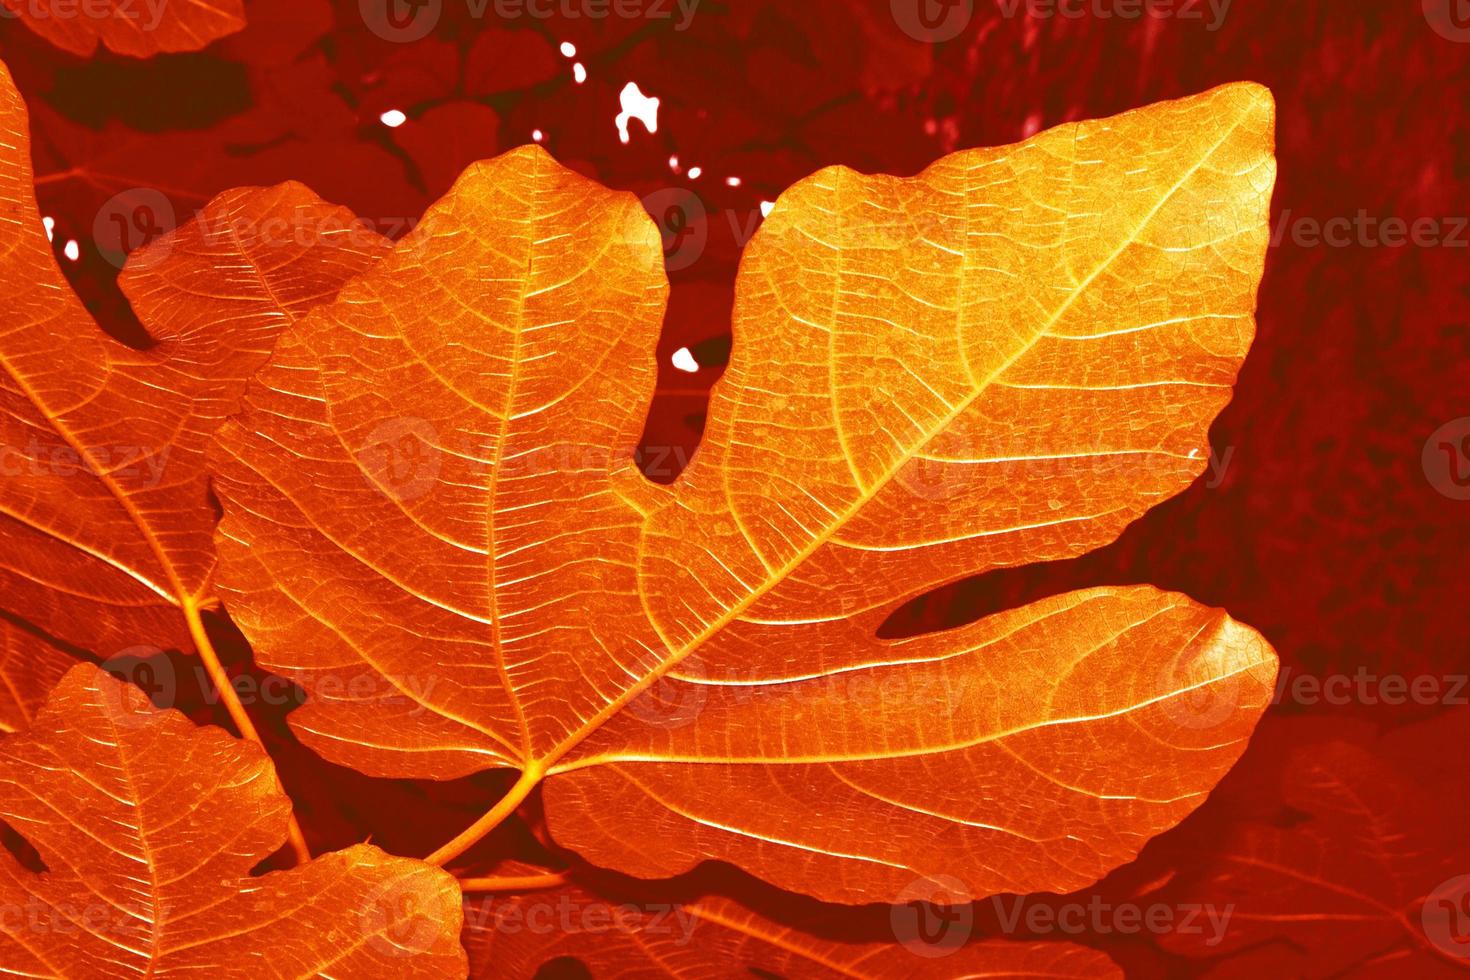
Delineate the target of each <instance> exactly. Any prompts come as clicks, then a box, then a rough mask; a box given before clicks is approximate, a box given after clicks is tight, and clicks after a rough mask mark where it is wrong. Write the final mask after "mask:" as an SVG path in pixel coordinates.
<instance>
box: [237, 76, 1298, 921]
mask: <svg viewBox="0 0 1470 980" xmlns="http://www.w3.org/2000/svg"><path fill="white" fill-rule="evenodd" d="M1272 125H1273V106H1272V102H1271V98H1270V95H1269V93H1267V92H1266V90H1265V89H1263V88H1260V87H1259V86H1254V85H1248V84H1240V85H1230V86H1225V87H1223V88H1219V89H1215V90H1213V91H1211V92H1208V93H1205V94H1203V95H1200V96H1196V97H1193V98H1188V99H1184V100H1181V101H1178V102H1172V103H1164V104H1160V105H1157V106H1152V107H1149V108H1145V109H1142V110H1138V111H1135V112H1131V113H1127V114H1125V115H1122V116H1119V117H1116V118H1113V119H1108V120H1101V121H1095V122H1086V123H1079V124H1073V125H1069V126H1066V127H1063V128H1061V129H1057V130H1052V131H1050V132H1047V133H1043V134H1041V135H1039V136H1037V137H1035V138H1033V139H1031V140H1028V141H1026V142H1025V143H1022V144H1019V145H1016V146H1010V147H1003V148H1000V149H981V150H971V151H966V152H962V153H958V154H955V155H953V156H950V157H947V158H945V159H943V160H941V161H939V162H938V163H936V164H935V165H933V166H932V167H930V168H929V169H928V170H926V171H925V172H924V173H922V174H920V175H919V176H917V177H915V178H912V179H898V178H893V177H881V176H878V177H867V176H861V175H859V174H856V173H853V172H852V171H849V170H845V169H842V168H833V169H829V170H824V171H822V172H820V173H818V174H816V175H814V176H813V177H811V178H809V179H807V180H805V181H802V182H800V183H799V184H797V185H796V186H794V187H793V188H792V189H790V190H789V191H787V193H786V194H784V195H783V196H782V198H781V200H780V201H779V202H778V203H777V204H776V206H775V208H774V210H773V211H772V213H771V214H770V216H769V218H768V219H767V221H766V223H765V224H764V225H763V226H762V228H761V229H760V231H759V233H758V234H757V235H756V237H755V238H754V239H753V241H752V242H751V244H750V246H749V248H748V250H747V252H746V254H745V256H744V259H743V262H742V265H741V271H740V276H739V281H738V283H737V291H736V304H735V313H734V352H733V355H732V359H731V362H730V366H729V369H728V371H727V372H726V374H725V376H724V378H723V379H722V380H721V381H720V383H719V384H718V386H717V387H716V389H715V391H714V393H713V395H712V398H711V407H710V413H709V419H710V421H709V425H708V428H707V430H706V434H705V441H704V443H703V445H702V446H701V448H700V449H699V451H698V453H697V455H696V456H695V458H694V460H693V461H692V462H691V464H690V466H689V467H688V469H687V470H686V471H685V472H684V474H683V475H682V476H681V477H680V479H679V480H678V481H677V482H676V483H675V484H673V485H672V486H669V487H664V486H658V485H655V484H653V483H651V482H649V481H647V480H645V479H644V478H643V477H642V475H641V474H640V473H639V472H638V471H637V469H636V468H635V466H634V463H633V452H634V448H635V446H636V443H637V441H638V438H639V434H640V433H641V432H642V430H643V426H644V415H645V412H646V411H647V408H648V404H649V399H650V397H651V394H652V391H653V386H654V381H655V373H656V372H655V365H654V362H653V359H652V352H653V351H654V348H655V343H656V340H657V336H658V331H659V325H660V319H661V316H662V313H663V309H664V303H665V299H666V294H667V280H666V278H665V275H664V273H663V269H662V266H661V249H660V241H659V236H658V234H657V231H656V230H655V228H654V226H653V224H652V222H651V221H649V219H648V218H647V216H646V215H645V214H644V213H643V211H642V210H641V208H640V207H639V205H638V202H637V201H636V200H635V199H633V198H632V197H630V196H628V195H622V194H613V193H611V192H609V191H606V190H605V189H603V188H601V187H599V186H598V185H596V184H594V183H593V182H591V181H589V180H586V179H584V178H582V177H580V176H577V175H576V174H573V173H571V172H569V171H567V170H565V169H563V168H561V167H560V166H558V165H557V164H556V163H555V162H554V161H553V160H552V159H551V158H550V157H549V156H548V155H547V154H546V153H545V152H544V151H542V150H540V149H539V148H535V147H528V148H523V149H520V150H516V151H513V152H511V153H508V154H506V155H504V156H502V157H499V158H497V159H496V160H494V161H491V162H488V163H483V164H477V165H475V166H473V167H471V168H470V169H469V170H468V171H467V172H466V173H465V174H464V175H463V176H462V177H461V178H460V180H459V181H458V182H457V183H456V185H455V186H454V188H453V189H452V190H451V191H450V193H449V194H448V195H447V196H446V197H445V198H444V199H442V200H441V201H440V202H439V203H438V204H436V205H435V206H434V207H433V208H431V209H430V210H429V212H428V213H427V214H426V215H425V218H424V220H423V222H422V223H421V224H420V225H419V226H418V228H416V229H415V231H414V232H413V233H412V234H410V235H409V236H407V237H406V238H405V239H404V240H403V241H401V242H400V243H399V244H398V245H397V247H396V249H395V251H394V252H393V253H392V254H390V255H388V256H387V257H385V258H384V259H383V260H382V261H380V262H378V263H377V264H375V265H374V266H373V267H372V268H371V269H369V270H368V271H367V272H365V273H364V274H363V275H362V276H360V277H359V278H357V279H355V280H353V281H352V282H351V283H349V284H348V285H347V286H346V287H345V288H344V289H343V291H342V292H341V294H340V295H339V296H338V298H337V299H336V301H335V302H333V303H331V304H328V305H324V306H322V307H319V308H317V309H316V310H315V311H313V312H312V313H311V314H310V315H308V316H307V317H305V318H304V319H302V320H301V321H299V322H298V323H296V324H294V325H293V326H292V328H291V329H290V330H288V331H287V332H286V333H285V335H283V337H282V340H281V341H280V343H279V344H278V346H277V348H276V350H275V352H274V354H273V355H272V358H271V361H270V363H269V364H268V365H267V367H265V368H264V369H262V371H261V372H260V373H259V374H258V375H257V376H256V379H255V381H254V382H253V383H252V385H251V386H250V389H249V391H248V393H247V396H246V398H245V408H244V411H243V412H242V414H241V415H240V416H238V417H236V418H235V419H233V420H232V421H230V422H229V423H227V424H226V425H225V426H223V427H222V428H221V429H220V430H219V433H218V434H217V436H216V441H217V444H218V452H217V453H215V454H213V456H212V459H213V461H214V466H215V469H216V471H217V476H218V478H217V481H216V488H217V490H218V493H219V495H220V498H221V501H222V503H223V506H224V518H223V521H222V523H221V526H220V534H219V538H218V546H219V551H220V562H221V572H220V589H221V593H222V595H223V596H224V598H225V601H226V603H227V605H228V606H229V608H230V610H231V613H232V615H233V616H234V617H235V619H236V621H237V622H238V623H239V624H240V626H241V628H242V629H243V630H244V631H245V633H246V635H247V636H248V637H249V639H250V640H251V643H252V645H253V647H254V648H255V650H256V655H257V658H258V659H259V660H260V661H261V662H262V664H263V665H264V666H266V667H268V668H269V669H271V670H275V671H278V672H281V673H283V674H286V675H288V676H290V677H292V678H294V679H296V680H298V681H299V682H300V683H302V684H303V685H304V686H305V687H306V688H307V689H308V691H310V693H311V696H312V697H311V701H310V703H309V704H307V705H306V707H305V708H304V709H302V710H301V711H300V712H298V713H297V714H296V715H295V716H294V718H293V722H294V724H295V726H296V730H297V731H298V733H299V734H300V735H301V737H302V738H303V739H305V740H306V741H307V742H309V743H310V744H311V745H312V746H313V747H315V748H316V749H317V750H318V751H319V752H321V753H322V754H324V755H326V756H327V757H328V758H330V759H332V760H334V761H337V762H339V763H343V764H346V765H350V766H354V767H356V768H359V769H361V770H363V771H365V772H368V773H371V774H375V775H385V776H414V777H429V778H449V777H454V776H459V775H464V774H467V773H471V772H475V771H477V770H481V769H485V768H492V767H511V768H517V769H519V770H521V772H522V778H521V779H520V780H519V782H518V783H517V784H516V787H515V789H514V790H513V791H512V793H511V794H510V795H509V796H507V797H506V798H505V799H504V800H502V801H501V802H500V803H499V804H497V806H496V807H494V808H493V809H491V810H490V811H489V812H488V813H487V814H486V815H485V816H484V817H483V818H482V819H481V820H480V821H478V822H477V823H476V824H475V825H474V826H472V827H471V828H469V829H467V831H466V832H465V834H464V835H462V836H461V837H460V838H459V839H457V840H456V841H453V842H451V843H450V844H448V845H446V846H445V847H444V848H441V849H440V851H438V852H436V853H435V854H434V855H432V856H431V860H434V861H438V862H442V861H447V860H449V859H451V858H452V857H453V856H454V855H455V854H457V853H459V852H460V851H461V850H463V848H464V847H466V846H468V844H470V843H472V842H473V841H474V840H475V839H477V837H478V836H479V835H481V834H483V833H484V832H485V831H486V830H487V829H488V828H489V827H491V826H494V825H495V823H497V822H498V821H499V820H501V819H503V818H504V816H505V815H506V814H507V813H509V812H511V811H512V810H513V809H514V808H515V806H516V805H517V803H518V801H519V800H520V799H522V798H524V796H525V795H526V794H528V793H529V792H530V791H531V790H533V789H534V788H535V787H536V786H538V785H540V784H541V783H542V782H543V781H546V783H547V788H546V793H545V799H546V804H547V818H548V826H549V828H550V831H551V833H552V835H553V836H554V837H556V838H557V839H558V840H559V841H561V842H562V843H566V844H569V845H571V846H573V847H574V848H575V849H577V850H579V851H580V852H582V853H583V854H585V855H586V856H588V857H589V858H591V859H592V860H594V861H597V862H599V863H603V864H606V865H609V866H612V867H616V868H618V869H619V870H621V871H625V872H629V873H632V874H635V875H642V876H656V875H666V874H670V873H673V872H675V871H677V870H681V869H683V868H686V867H689V866H690V865H692V864H693V863H695V862H696V861H698V860H700V859H704V858H722V859H726V860H730V861H733V862H736V863H738V864H739V865H741V866H742V867H744V868H746V869H747V870H750V871H752V872H754V873H755V874H758V875H760V876H761V877H763V878H766V879H767V880H770V881H773V882H775V883H777V884H779V885H782V886H783V887H786V888H789V889H792V890H797V891H802V892H806V893H809V894H812V895H814V896H816V897H819V898H823V899H826V900H833V901H843V902H866V901H875V900H892V899H893V898H894V897H895V896H897V895H899V894H901V893H902V892H903V890H904V889H905V888H906V887H907V886H908V885H909V884H911V883H912V882H914V881H916V880H918V881H923V880H934V879H935V877H936V876H937V875H940V874H945V875H952V876H954V877H955V878H957V879H958V880H959V881H960V883H961V886H962V887H961V889H960V890H961V891H963V892H964V893H966V894H968V895H971V896H977V895H985V894H990V893H993V892H996V891H1002V890H1005V891H1019V892H1026V891H1036V890H1049V889H1055V890H1067V889H1071V888H1076V887H1080V886H1082V885H1085V884H1087V883H1089V882H1091V881H1094V880H1096V879H1097V878H1098V877H1100V876H1101V875H1102V874H1104V873H1106V872H1107V871H1108V870H1109V869H1111V868H1112V867H1115V866H1117V865H1118V864H1120V863H1122V862H1124V861H1127V860H1129V859H1130V858H1131V857H1132V856H1133V855H1135V854H1136V853H1137V851H1138V849H1139V848H1140V847H1141V846H1142V844H1143V842H1144V841H1145V840H1147V839H1148V838H1149V837H1150V836H1152V835H1154V834H1156V833H1158V832H1160V831H1162V830H1164V829H1166V828H1167V827H1169V826H1172V825H1173V824H1174V823H1177V822H1178V821H1179V820H1180V819H1182V818H1183V817H1184V816H1185V815H1186V814H1187V813H1189V812H1190V811H1191V810H1192V809H1193V808H1194V807H1196V806H1197V805H1198V804H1199V803H1200V802H1201V801H1202V800H1203V799H1204V797H1205V795H1206V794H1207V793H1208V792H1209V791H1210V789H1211V788H1212V787H1213V786H1214V784H1215V782H1216V781H1217V780H1218V779H1219V778H1220V776H1221V775H1222V774H1223V773H1224V771H1225V770H1226V769H1228V768H1229V766H1230V765H1231V764H1232V763H1233V762H1234V761H1235V759H1236V758H1237V757H1238V756H1239V754H1240V752H1241V750H1242V749H1243V747H1244V745H1245V743H1246V740H1247V739H1248V738H1249V735H1250V732H1251V730H1252V728H1253V726H1254V724H1255V722H1256V720H1257V718H1258V717H1259V715H1260V713H1261V712H1262V711H1263V710H1264V707H1265V705H1266V704H1267V703H1268V701H1269V699H1270V688H1271V682H1272V679H1273V677H1274V672H1275V665H1276V659H1275V655H1274V653H1273V651H1272V650H1271V649H1270V647H1269V646H1268V645H1267V644H1266V643H1265V641H1264V640H1263V639H1262V638H1261V637H1259V636H1258V635H1257V634H1255V633H1254V631H1252V630H1250V629H1249V628H1247V627H1244V626H1242V625H1240V624H1238V623H1236V622H1234V621H1233V620H1231V619H1229V617H1227V616H1226V615H1224V614H1223V613H1221V612H1219V611H1215V610H1209V609H1205V608H1203V607H1200V606H1198V605H1196V604H1194V603H1192V602H1191V601H1189V600H1188V599H1185V598H1184V597H1181V596H1177V595H1172V594H1167V593H1162V592H1159V591H1157V590H1154V589H1152V588H1148V587H1129V588H1113V589H1100V590H1091V591H1086V592H1079V593H1075V594H1071V595H1067V596H1061V597H1058V598H1056V599H1052V600H1047V601H1044V602H1040V603H1036V604H1033V605H1031V606H1028V607H1025V608H1023V609H1017V610H1012V611H1010V612H1007V613H1003V614H1000V615H998V616H994V617H990V618H988V619H986V620H983V621H981V622H979V623H976V624H974V625H972V626H969V627H965V628H963V629H958V630H952V631H949V632H946V633H941V634H936V635H932V636H924V637H920V638H917V639H912V640H891V639H885V638H881V637H880V636H879V626H880V625H881V624H882V623H883V622H884V621H885V619H886V618H887V617H888V616H889V615H890V614H891V613H892V612H893V611H894V610H895V609H897V608H898V607H899V606H901V605H902V604H903V603H905V602H907V601H909V600H911V599H913V598H914V597H916V596H918V595H921V594H923V593H924V592H925V591H927V590H929V589H932V588H934V587H935V586H938V585H942V584H944V583H947V582H950V581H953V580H955V579H957V578H960V577H963V576H966V575H972V574H977V573H980V572H984V571H986V570H990V569H996V568H1002V567H1007V566H1015V565H1020V564H1024V563H1029V562H1038V561H1047V560H1052V559H1057V558H1063V557H1070V556H1074V555H1077V554H1080V553H1082V552H1085V551H1088V550H1090V549H1092V548H1096V547H1099V546H1101V545H1104V544H1106V543H1108V542H1110V541H1112V540H1113V539H1114V538H1116V536H1117V535H1118V534H1119V533H1120V532H1121V531H1122V529H1123V528H1124V527H1125V526H1126V525H1127V524H1128V523H1129V522H1130V521H1132V520H1134V519H1136V518H1137V517H1139V516H1141V515H1142V514H1143V513H1144V512H1145V511H1146V510H1148V509H1149V508H1150V507H1152V506H1154V505H1155V504H1157V503H1158V502H1160V501H1161V500H1163V499H1166V498H1167V497H1169V496H1171V495H1173V494H1175V493H1178V492H1180V491H1181V490H1183V489H1184V488H1185V487H1187V486H1188V485H1189V484H1190V483H1191V482H1192V481H1193V480H1194V479H1195V478H1196V477H1197V476H1199V475H1200V473H1202V472H1203V470H1204V467H1205V465H1206V459H1207V457H1208V456H1209V451H1208V443H1207V430H1208V427H1209V424H1210V422H1211V421H1212V420H1213V419H1214V417H1215V415H1216V414H1217V413H1218V412H1219V411H1220V410H1221V409H1222V408H1223V407H1224V405H1225V404H1226V402H1227V401H1228V399H1229V397H1230V392H1231V386H1232V385H1233V383H1234V379H1235V375H1236V373H1237V371H1238V369H1239V367H1240V364H1241V362H1242V361H1243V359H1244V357H1245V356H1246V352H1247V350H1248V348H1249V346H1250V342H1251V339H1252V337H1253V334H1254V310H1255V299H1256V291H1257V287H1258V284H1259V279H1260V276H1261V272H1262V267H1263V263H1264V257H1265V251H1266V245H1267V237H1268V230H1267V213H1268V205H1269V199H1270V193H1271V188H1272V184H1273V179H1274V168H1275V164H1274V160H1273V158H1272V140H1273V134H1272Z"/></svg>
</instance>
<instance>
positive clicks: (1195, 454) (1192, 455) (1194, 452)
mask: <svg viewBox="0 0 1470 980" xmlns="http://www.w3.org/2000/svg"><path fill="white" fill-rule="evenodd" d="M1189 458H1190V459H1198V458H1199V450H1198V449H1191V450H1190V451H1189Z"/></svg>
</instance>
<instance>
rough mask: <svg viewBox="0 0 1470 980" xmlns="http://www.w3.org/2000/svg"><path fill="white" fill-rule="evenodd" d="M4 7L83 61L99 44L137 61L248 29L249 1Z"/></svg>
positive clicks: (34, 0)
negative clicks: (246, 19)
mask: <svg viewBox="0 0 1470 980" xmlns="http://www.w3.org/2000/svg"><path fill="white" fill-rule="evenodd" d="M0 5H3V6H4V8H5V11H4V12H5V14H6V15H7V16H8V17H12V18H18V19H19V20H20V21H21V22H22V23H24V24H25V25H26V26H27V27H29V28H30V29H31V30H33V31H35V32H36V33H37V34H39V35H41V36H42V37H44V38H45V39H46V40H48V41H50V42H51V43H52V44H54V45H56V46H57V47H58V48H61V49H62V50H64V51H70V52H71V53H72V54H76V55H81V56H82V57H86V56H88V55H90V54H92V53H93V52H95V51H96V50H97V45H99V44H102V45H105V46H106V47H107V49H108V50H110V51H115V52H117V53H118V54H125V55H131V56H132V57H134V58H147V57H150V56H152V55H155V54H161V53H163V52H169V51H198V50H199V49H200V48H204V47H206V46H208V45H209V44H210V42H212V41H216V40H218V39H219V38H222V37H226V36H227V35H230V34H234V33H235V32H236V31H239V30H241V29H242V28H244V26H245V0H184V2H175V0H0Z"/></svg>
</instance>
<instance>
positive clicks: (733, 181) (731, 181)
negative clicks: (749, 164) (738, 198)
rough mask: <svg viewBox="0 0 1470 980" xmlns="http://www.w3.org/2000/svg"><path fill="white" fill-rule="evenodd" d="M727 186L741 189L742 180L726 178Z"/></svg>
mask: <svg viewBox="0 0 1470 980" xmlns="http://www.w3.org/2000/svg"><path fill="white" fill-rule="evenodd" d="M725 186H726V187H739V186H740V178H739V177H726V178H725Z"/></svg>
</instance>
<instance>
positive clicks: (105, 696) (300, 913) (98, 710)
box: [0, 665, 465, 980]
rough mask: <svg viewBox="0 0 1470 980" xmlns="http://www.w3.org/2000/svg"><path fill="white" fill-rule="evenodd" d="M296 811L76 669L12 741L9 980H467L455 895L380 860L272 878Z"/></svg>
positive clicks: (239, 762)
mask: <svg viewBox="0 0 1470 980" xmlns="http://www.w3.org/2000/svg"><path fill="white" fill-rule="evenodd" d="M290 811H291V803H290V801H289V800H288V799H287V798H286V795H285V793H284V792H283V791H282V790H281V786H280V784H279V783H278V782H277V781H276V776H275V771H274V769H273V768H272V766H271V763H270V760H269V759H267V758H266V756H265V753H264V752H263V751H262V750H261V749H260V748H259V747H258V746H256V745H253V744H251V743H249V742H243V741H240V740H238V739H235V738H231V737H230V736H229V735H227V734H225V733H224V732H223V731H221V730H219V729H215V728H195V727H194V726H193V725H192V724H190V723H189V721H188V720H187V719H186V718H184V716H183V715H181V714H179V713H178V712H176V711H159V710H157V709H156V708H154V707H153V706H152V705H151V704H150V703H149V702H148V699H147V698H146V697H144V696H143V695H142V694H141V693H139V692H138V691H137V690H136V689H135V688H133V687H131V686H129V685H126V684H122V683H120V682H119V681H117V680H114V679H113V678H112V677H110V676H109V675H107V674H105V673H103V672H102V671H100V670H98V669H97V668H95V667H91V666H89V665H79V666H77V667H74V668H72V670H71V671H70V672H69V673H68V674H67V675H66V677H65V678H64V679H63V680H62V682H61V684H60V685H59V686H58V687H57V688H56V690H55V691H54V692H53V693H52V695H51V697H50V699H49V700H48V701H47V703H46V705H45V707H44V708H43V709H42V710H41V711H40V713H39V714H38V715H37V716H36V718H35V721H34V722H33V724H32V725H31V727H30V728H29V729H28V730H27V731H25V732H22V733H20V734H16V735H9V736H6V737H5V738H3V739H0V819H3V820H5V821H6V822H8V823H9V824H10V825H11V826H12V827H13V828H14V829H15V830H16V831H17V832H18V833H20V834H21V835H22V836H23V837H24V838H25V839H26V840H27V841H29V842H30V844H31V845H32V846H34V848H35V849H36V852H37V853H38V854H39V856H40V859H41V861H42V862H44V864H45V870H44V871H42V872H40V873H35V872H33V871H31V870H28V869H27V868H25V867H24V866H23V865H21V863H20V862H19V861H18V860H17V859H16V858H15V857H14V856H12V855H11V854H10V853H8V852H3V851H0V906H3V907H4V910H5V915H6V921H5V929H4V933H3V935H0V973H5V974H7V975H14V976H26V977H70V978H77V980H88V978H92V977H99V976H134V975H136V976H175V975H189V976H200V977H240V978H246V977H249V978H255V977H311V976H323V977H382V976H387V975H390V974H391V975H393V976H399V977H443V976H455V975H460V976H462V975H463V974H464V971H465V954H464V951H463V949H462V948H461V947H460V944H459V930H460V926H461V911H460V892H459V886H458V885H457V884H456V883H455V881H454V879H453V878H451V877H450V876H449V875H448V874H446V873H444V872H443V871H440V870H438V869H436V868H431V867H429V866H428V865H425V864H423V863H422V862H419V861H413V860H409V859H406V858H396V857H391V856H389V855H387V854H384V853H383V852H382V851H380V850H378V849H377V848H375V847H371V846H369V845H365V844H364V845H359V846H356V847H351V848H348V849H347V850H345V851H339V852H337V853H334V854H328V855H324V856H322V857H319V858H317V859H316V860H314V861H312V862H310V863H309V864H306V865H303V866H301V867H298V868H294V869H292V870H290V871H282V872H275V873H272V874H267V875H264V876H260V877H255V876H252V875H251V868H252V866H253V865H255V864H257V863H258V862H259V861H261V860H262V859H264V858H265V857H267V856H268V855H270V854H271V853H272V852H273V851H275V850H276V849H277V848H279V847H280V846H281V845H282V844H283V843H285V841H286V820H287V816H288V814H289V813H290Z"/></svg>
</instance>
